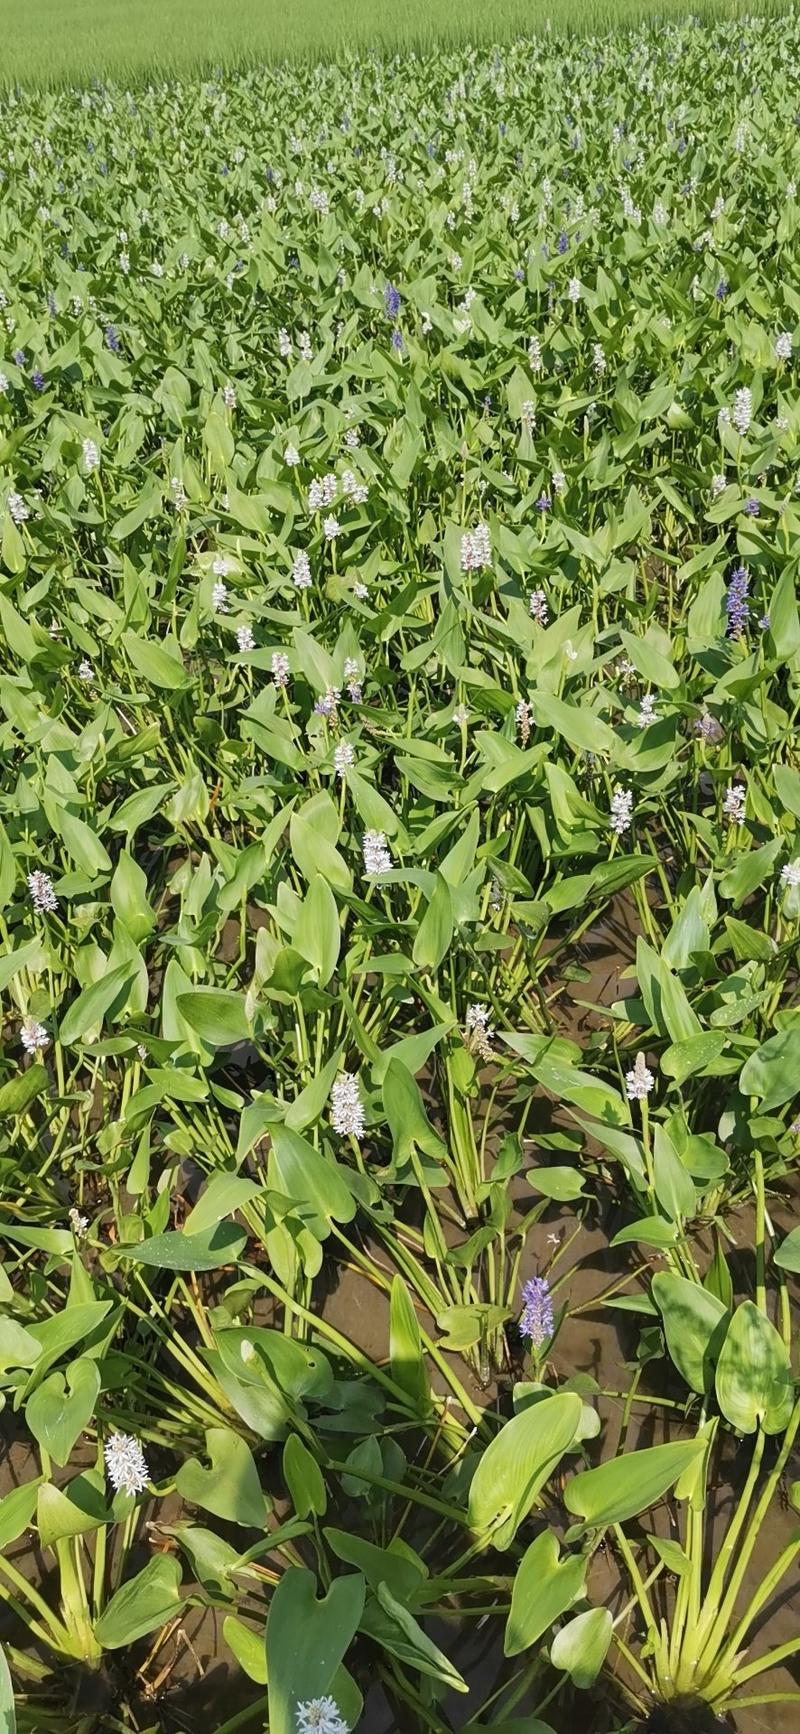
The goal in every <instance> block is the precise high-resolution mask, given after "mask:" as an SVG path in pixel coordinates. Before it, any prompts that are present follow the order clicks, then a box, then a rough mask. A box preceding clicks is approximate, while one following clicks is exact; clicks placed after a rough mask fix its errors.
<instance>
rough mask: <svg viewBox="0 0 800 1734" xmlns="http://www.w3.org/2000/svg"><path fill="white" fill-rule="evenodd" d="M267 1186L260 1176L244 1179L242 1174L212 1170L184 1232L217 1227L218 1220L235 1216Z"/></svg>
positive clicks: (191, 1233) (197, 1231) (185, 1224)
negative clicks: (213, 1172) (261, 1181)
mask: <svg viewBox="0 0 800 1734" xmlns="http://www.w3.org/2000/svg"><path fill="white" fill-rule="evenodd" d="M263 1190H264V1188H263V1186H261V1185H260V1184H259V1182H258V1181H257V1180H244V1179H241V1178H240V1176H239V1175H238V1174H212V1176H211V1179H210V1180H209V1181H208V1184H207V1185H206V1186H205V1188H204V1190H203V1191H202V1192H201V1194H200V1197H199V1198H198V1200H197V1203H196V1204H195V1206H194V1209H193V1210H190V1211H189V1215H188V1216H187V1218H186V1221H185V1223H184V1228H183V1232H184V1234H188V1235H190V1236H193V1235H196V1234H202V1233H203V1232H204V1231H205V1229H207V1228H213V1226H214V1224H215V1222H222V1220H223V1217H226V1216H232V1215H233V1214H234V1211H236V1210H241V1208H242V1206H243V1205H244V1204H249V1203H250V1200H251V1199H252V1198H258V1196H259V1194H260V1193H262V1192H263Z"/></svg>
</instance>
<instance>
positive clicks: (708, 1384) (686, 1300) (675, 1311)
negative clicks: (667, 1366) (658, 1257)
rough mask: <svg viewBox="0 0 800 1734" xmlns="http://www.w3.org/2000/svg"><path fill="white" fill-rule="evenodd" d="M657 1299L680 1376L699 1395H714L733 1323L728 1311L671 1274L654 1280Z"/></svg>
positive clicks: (698, 1288)
mask: <svg viewBox="0 0 800 1734" xmlns="http://www.w3.org/2000/svg"><path fill="white" fill-rule="evenodd" d="M653 1298H654V1300H655V1302H656V1305H657V1307H658V1309H659V1311H660V1313H661V1317H662V1319H663V1322H664V1335H665V1337H666V1339H667V1348H668V1350H669V1353H670V1355H671V1356H672V1359H673V1361H674V1363H675V1366H676V1367H677V1369H678V1372H679V1373H680V1374H681V1376H682V1378H684V1379H685V1380H686V1383H687V1385H689V1387H690V1388H691V1390H693V1391H697V1392H698V1393H699V1395H701V1396H702V1394H703V1393H704V1392H706V1393H708V1392H710V1391H712V1390H713V1388H714V1372H715V1368H716V1363H717V1360H718V1358H719V1353H720V1350H721V1348H722V1344H723V1342H724V1340H725V1332H726V1331H727V1328H728V1324H729V1321H730V1313H729V1312H728V1309H727V1307H724V1306H723V1304H722V1302H721V1301H719V1300H717V1299H716V1296H715V1295H713V1294H711V1293H709V1291H708V1290H707V1289H705V1288H701V1286H700V1284H699V1283H696V1282H689V1281H688V1279H687V1278H686V1277H683V1276H673V1275H672V1274H671V1273H670V1272H669V1271H659V1272H658V1274H657V1275H656V1276H654V1277H653Z"/></svg>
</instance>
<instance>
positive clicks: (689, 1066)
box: [661, 1030, 728, 1085]
mask: <svg viewBox="0 0 800 1734" xmlns="http://www.w3.org/2000/svg"><path fill="white" fill-rule="evenodd" d="M727 1041H728V1037H727V1035H726V1034H725V1031H724V1030H708V1031H706V1032H704V1033H703V1034H702V1035H699V1036H691V1037H690V1038H689V1040H688V1041H684V1042H673V1043H672V1045H671V1047H668V1048H665V1049H664V1052H663V1054H662V1056H661V1070H662V1072H664V1073H665V1075H666V1076H667V1077H668V1078H674V1079H675V1082H676V1084H679V1085H680V1084H685V1082H686V1079H687V1078H694V1077H696V1076H697V1074H698V1072H700V1073H704V1072H705V1071H707V1069H708V1067H709V1066H711V1065H713V1063H714V1061H715V1060H718V1059H719V1056H720V1054H721V1053H722V1050H723V1048H724V1047H726V1046H727Z"/></svg>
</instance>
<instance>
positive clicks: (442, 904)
mask: <svg viewBox="0 0 800 1734" xmlns="http://www.w3.org/2000/svg"><path fill="white" fill-rule="evenodd" d="M452 938H453V894H452V891H451V889H450V886H449V885H448V883H447V880H446V879H445V878H443V876H442V874H441V873H437V875H436V884H435V885H434V889H433V895H432V897H431V899H430V902H429V904H428V907H427V909H426V911H425V914H424V915H423V917H422V920H421V922H420V924H419V927H418V929H417V933H416V937H415V939H414V949H413V952H412V956H413V959H414V962H415V964H416V966H417V968H418V969H426V970H437V969H438V968H439V965H440V963H441V962H442V960H443V958H444V957H445V956H446V954H447V952H448V950H449V948H450V942H451V940H452Z"/></svg>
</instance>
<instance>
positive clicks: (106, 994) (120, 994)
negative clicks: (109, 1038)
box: [59, 963, 133, 1047]
mask: <svg viewBox="0 0 800 1734" xmlns="http://www.w3.org/2000/svg"><path fill="white" fill-rule="evenodd" d="M132 980H133V975H132V972H131V966H130V964H127V963H122V964H120V966H119V968H118V969H112V970H110V971H108V972H107V973H106V974H105V975H101V977H100V979H99V981H93V982H92V985H91V987H85V988H84V990H83V992H82V993H79V994H78V997H77V999H74V1000H73V1002H72V1005H71V1006H70V1007H69V1009H68V1010H67V1011H66V1012H65V1014H64V1016H63V1018H62V1019H61V1025H60V1028H59V1038H60V1040H61V1041H62V1042H64V1043H65V1044H66V1045H67V1047H69V1046H71V1044H72V1043H73V1042H80V1041H82V1040H83V1037H84V1036H86V1035H88V1034H89V1032H90V1031H91V1030H99V1029H101V1028H102V1025H103V1021H104V1019H105V1017H106V1016H107V1014H108V1013H109V1012H110V1011H111V1010H112V1009H113V1008H115V1007H116V1006H117V1005H122V1004H123V1003H124V1000H125V996H126V994H127V992H128V988H129V987H130V984H131V981H132Z"/></svg>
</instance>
